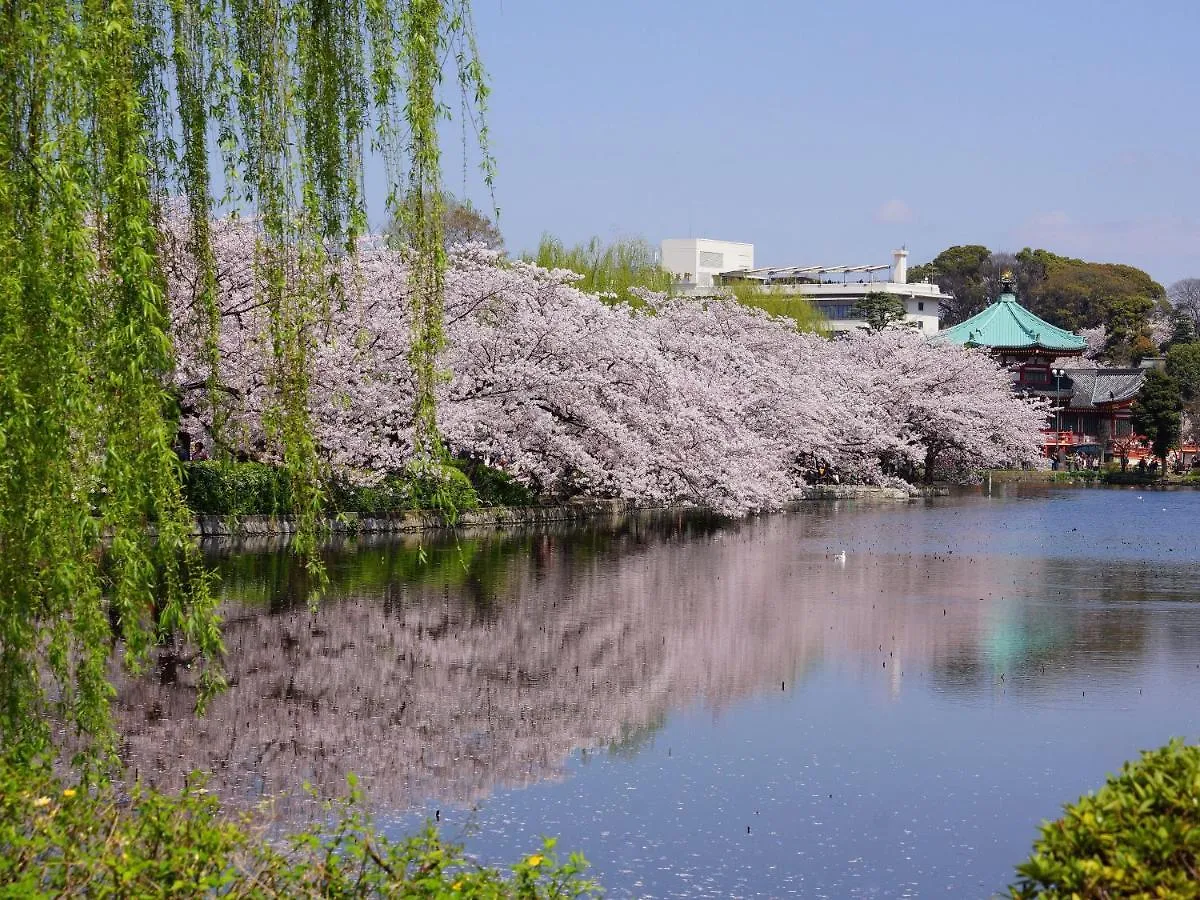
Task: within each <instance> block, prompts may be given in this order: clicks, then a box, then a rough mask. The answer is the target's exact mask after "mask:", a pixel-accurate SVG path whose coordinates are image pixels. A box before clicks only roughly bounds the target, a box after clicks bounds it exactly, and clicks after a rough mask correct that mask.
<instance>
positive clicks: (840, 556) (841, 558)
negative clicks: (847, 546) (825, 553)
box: [833, 550, 846, 566]
mask: <svg viewBox="0 0 1200 900" xmlns="http://www.w3.org/2000/svg"><path fill="white" fill-rule="evenodd" d="M833 559H834V561H835V562H838V563H841V564H842V565H843V566H844V565H845V564H846V551H845V550H843V551H842V552H841V553H835V554H834V555H833Z"/></svg>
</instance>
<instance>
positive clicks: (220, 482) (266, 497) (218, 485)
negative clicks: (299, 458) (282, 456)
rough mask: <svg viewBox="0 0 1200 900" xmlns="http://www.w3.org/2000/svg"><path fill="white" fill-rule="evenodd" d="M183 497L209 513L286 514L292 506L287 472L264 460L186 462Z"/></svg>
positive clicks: (197, 508) (227, 514)
mask: <svg viewBox="0 0 1200 900" xmlns="http://www.w3.org/2000/svg"><path fill="white" fill-rule="evenodd" d="M183 499H184V502H185V503H187V505H188V508H190V509H191V510H192V512H195V513H200V514H205V515H217V516H230V515H234V516H242V515H253V514H256V513H261V514H264V515H267V514H272V513H279V514H286V513H289V512H291V510H292V490H291V485H290V484H289V483H288V477H287V473H286V472H284V471H283V470H282V469H278V468H276V467H274V466H268V465H264V464H263V463H253V462H243V463H225V462H216V461H211V462H190V463H184V466H183Z"/></svg>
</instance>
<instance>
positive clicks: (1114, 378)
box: [1064, 369, 1146, 409]
mask: <svg viewBox="0 0 1200 900" xmlns="http://www.w3.org/2000/svg"><path fill="white" fill-rule="evenodd" d="M1064 371H1065V372H1066V376H1067V377H1068V378H1070V379H1071V384H1072V388H1073V389H1072V391H1071V399H1070V402H1069V403H1068V404H1067V408H1068V409H1095V408H1096V407H1097V406H1101V405H1103V404H1105V403H1121V402H1122V401H1125V400H1130V399H1132V398H1134V397H1136V396H1137V395H1138V392H1139V391H1140V390H1141V389H1142V384H1143V383H1144V382H1145V380H1146V370H1145V369H1065V370H1064Z"/></svg>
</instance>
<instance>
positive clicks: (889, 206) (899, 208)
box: [875, 200, 913, 225]
mask: <svg viewBox="0 0 1200 900" xmlns="http://www.w3.org/2000/svg"><path fill="white" fill-rule="evenodd" d="M912 220H913V212H912V210H911V209H910V208H909V206H908V204H907V203H905V202H904V201H903V200H889V201H888V202H887V203H885V204H883V206H881V207H879V209H877V210H875V221H876V222H879V223H880V224H882V225H903V224H905V223H908V222H911V221H912Z"/></svg>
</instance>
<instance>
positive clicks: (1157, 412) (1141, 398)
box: [1132, 369, 1183, 471]
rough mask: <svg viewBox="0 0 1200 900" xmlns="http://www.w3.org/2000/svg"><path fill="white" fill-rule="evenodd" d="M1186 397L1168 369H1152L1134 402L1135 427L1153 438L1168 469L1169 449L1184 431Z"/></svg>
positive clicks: (1156, 452)
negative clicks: (1168, 372)
mask: <svg viewBox="0 0 1200 900" xmlns="http://www.w3.org/2000/svg"><path fill="white" fill-rule="evenodd" d="M1182 411H1183V398H1182V396H1181V395H1180V391H1179V383H1178V382H1177V381H1176V380H1175V379H1174V378H1172V377H1171V376H1170V375H1168V374H1167V373H1166V372H1160V371H1159V370H1158V369H1151V370H1150V371H1149V372H1147V373H1146V383H1145V384H1144V385H1143V386H1142V392H1141V394H1139V395H1138V398H1137V400H1136V401H1135V402H1134V404H1133V419H1132V422H1133V430H1134V431H1136V432H1137V433H1138V434H1144V435H1145V436H1146V437H1148V438H1149V439H1150V441H1151V447H1152V449H1153V452H1154V455H1155V456H1156V457H1158V458H1159V459H1160V460H1162V463H1163V469H1164V471H1165V469H1166V463H1167V452H1168V451H1169V450H1170V449H1171V448H1172V447H1175V446H1176V445H1178V443H1179V438H1180V436H1181V434H1182V430H1183V416H1182Z"/></svg>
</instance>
